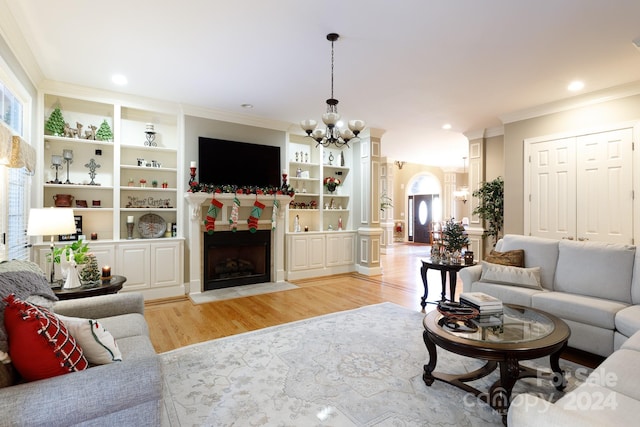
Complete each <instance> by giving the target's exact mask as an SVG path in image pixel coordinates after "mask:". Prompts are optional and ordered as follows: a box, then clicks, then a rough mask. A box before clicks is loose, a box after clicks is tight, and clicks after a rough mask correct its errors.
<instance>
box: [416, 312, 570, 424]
mask: <svg viewBox="0 0 640 427" xmlns="http://www.w3.org/2000/svg"><path fill="white" fill-rule="evenodd" d="M469 322H472V323H469ZM448 324H449V325H450V323H447V322H446V319H445V318H444V316H443V315H442V314H440V313H439V312H437V311H432V312H430V313H429V314H427V315H426V316H425V318H424V320H423V325H424V333H423V339H424V343H425V345H426V346H427V350H428V351H429V363H428V364H426V365H424V374H423V376H422V378H423V380H424V382H425V383H426V384H427V386H430V385H431V384H433V381H434V380H440V381H444V382H446V383H448V384H451V385H454V386H456V387H459V388H461V389H462V390H465V391H467V392H469V393H472V394H474V395H475V396H476V397H479V398H480V399H481V400H483V401H484V402H486V403H488V404H489V405H490V406H491V407H492V408H494V409H495V410H496V411H498V413H499V414H500V415H502V420H503V422H505V423H506V416H507V410H508V409H509V403H510V399H511V390H512V389H513V386H514V385H515V383H516V381H518V380H519V379H521V378H527V377H543V376H549V374H548V373H546V374H545V373H542V372H538V371H537V370H536V369H532V368H529V367H526V366H522V365H520V363H519V362H520V361H521V360H529V359H536V358H538V357H544V356H550V358H549V361H550V366H551V369H552V371H553V372H554V375H553V377H552V381H553V384H554V385H556V388H557V389H558V390H562V389H563V388H564V387H565V385H566V382H565V379H564V373H563V372H562V370H561V369H560V365H559V359H560V354H561V353H562V351H563V350H564V349H565V348H566V347H567V341H568V340H569V336H570V335H571V331H570V329H569V326H567V324H566V323H565V322H564V321H563V320H562V319H560V318H558V317H556V316H554V315H552V314H549V313H545V312H543V311H541V310H537V309H534V308H529V307H524V306H519V305H510V304H505V305H504V314H503V316H502V322H497V324H492V325H488V326H478V325H477V324H475V323H473V321H466V324H465V325H462V326H466V327H460V328H452V327H450V326H447V325H448ZM436 345H437V346H439V347H441V348H443V349H445V350H448V351H451V352H453V353H456V354H459V355H462V356H467V357H473V358H476V359H481V360H486V361H487V363H486V364H485V365H484V366H483V367H481V368H479V369H477V370H475V371H473V372H467V373H464V374H460V375H453V374H447V373H441V372H434V371H435V368H436V363H437V361H438V359H437V352H436ZM497 367H499V368H500V378H499V379H498V380H497V381H496V382H495V383H494V384H493V385H492V386H491V387H490V388H489V390H488V391H481V390H478V389H476V388H474V387H472V386H470V385H469V384H467V382H469V381H474V380H477V379H480V378H483V377H485V376H487V375H489V374H490V373H491V372H493V371H494V370H495V369H496V368H497Z"/></svg>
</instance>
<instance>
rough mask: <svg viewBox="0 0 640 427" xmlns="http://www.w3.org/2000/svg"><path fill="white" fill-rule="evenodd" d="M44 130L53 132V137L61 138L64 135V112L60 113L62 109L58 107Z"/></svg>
mask: <svg viewBox="0 0 640 427" xmlns="http://www.w3.org/2000/svg"><path fill="white" fill-rule="evenodd" d="M44 128H45V129H46V130H47V131H49V132H51V135H54V136H60V135H63V134H64V117H62V111H60V107H56V108H55V109H54V110H53V112H52V113H51V115H50V116H49V119H48V120H47V123H46V124H45V125H44Z"/></svg>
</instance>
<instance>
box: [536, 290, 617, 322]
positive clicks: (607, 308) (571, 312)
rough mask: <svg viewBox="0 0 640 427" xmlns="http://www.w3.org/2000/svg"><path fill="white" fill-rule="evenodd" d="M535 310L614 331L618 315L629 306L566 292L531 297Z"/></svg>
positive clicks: (540, 293) (544, 293)
mask: <svg viewBox="0 0 640 427" xmlns="http://www.w3.org/2000/svg"><path fill="white" fill-rule="evenodd" d="M531 303H532V307H533V308H538V309H540V310H543V311H548V312H549V313H551V314H554V315H556V316H558V317H561V318H562V319H568V320H573V321H575V322H579V323H584V324H587V325H593V326H597V327H599V328H604V329H609V330H611V331H613V329H614V328H615V318H616V313H617V312H618V311H620V310H622V309H623V308H626V307H628V305H627V304H624V303H621V302H618V301H611V300H606V299H602V298H594V297H589V296H584V295H576V294H569V293H566V292H539V293H537V294H535V295H532V296H531Z"/></svg>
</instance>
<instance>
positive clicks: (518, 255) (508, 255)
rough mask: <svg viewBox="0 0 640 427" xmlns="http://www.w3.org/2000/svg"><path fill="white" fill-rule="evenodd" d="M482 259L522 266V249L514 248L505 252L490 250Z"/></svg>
mask: <svg viewBox="0 0 640 427" xmlns="http://www.w3.org/2000/svg"><path fill="white" fill-rule="evenodd" d="M484 260H485V261H487V262H490V263H491V264H500V265H510V266H512V267H524V249H514V250H512V251H506V252H498V251H491V253H489V255H487V256H486V258H485V259H484Z"/></svg>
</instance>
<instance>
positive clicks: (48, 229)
mask: <svg viewBox="0 0 640 427" xmlns="http://www.w3.org/2000/svg"><path fill="white" fill-rule="evenodd" d="M75 232H76V221H75V218H74V217H73V209H67V208H40V209H31V210H30V211H29V222H28V224H27V236H53V235H56V234H73V233H75Z"/></svg>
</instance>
